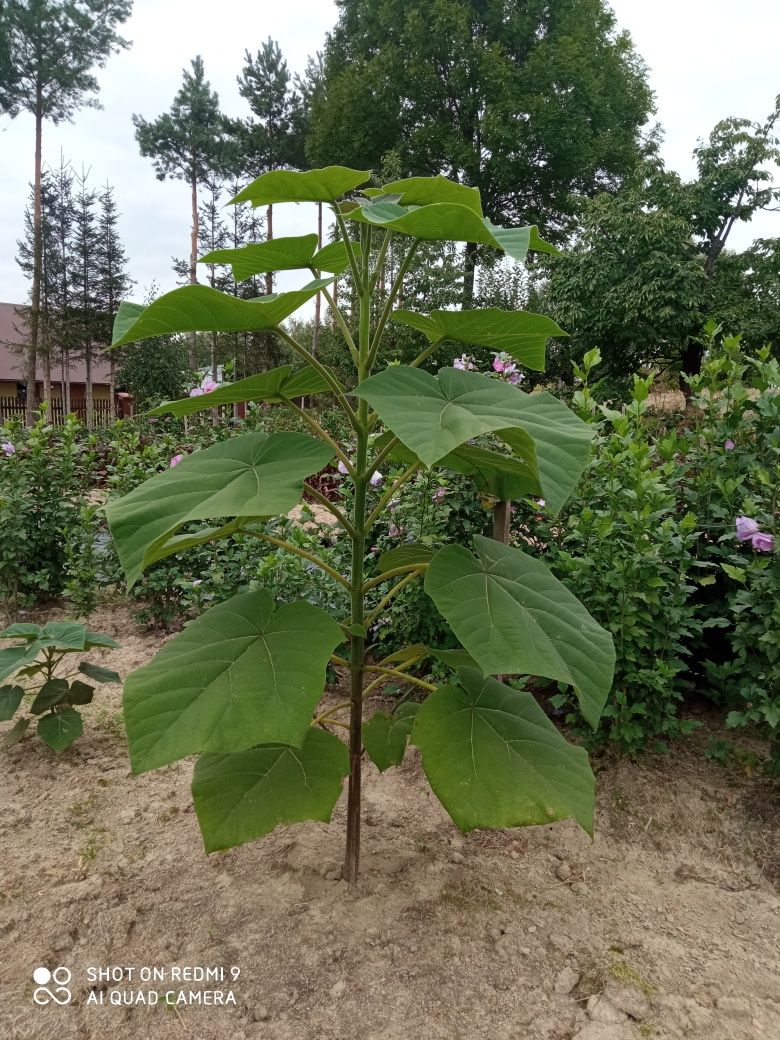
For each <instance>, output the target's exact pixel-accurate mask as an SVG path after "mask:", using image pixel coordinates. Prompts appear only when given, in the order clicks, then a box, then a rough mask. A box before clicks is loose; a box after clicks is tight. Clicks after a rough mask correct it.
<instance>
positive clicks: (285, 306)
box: [111, 278, 333, 347]
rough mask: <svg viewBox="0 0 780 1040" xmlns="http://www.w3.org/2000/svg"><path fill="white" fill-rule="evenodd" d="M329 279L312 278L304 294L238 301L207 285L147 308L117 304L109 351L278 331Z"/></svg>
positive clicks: (164, 298) (180, 291)
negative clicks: (178, 336) (177, 336)
mask: <svg viewBox="0 0 780 1040" xmlns="http://www.w3.org/2000/svg"><path fill="white" fill-rule="evenodd" d="M332 281H333V279H332V278H315V279H314V280H313V281H311V282H309V283H308V284H307V285H304V287H303V288H302V289H296V290H294V291H292V292H284V293H276V294H271V295H270V296H259V297H258V298H257V299H255V300H241V299H239V298H238V297H236V296H230V295H229V294H228V293H222V292H219V291H218V290H217V289H212V288H210V286H208V285H184V286H182V287H181V288H180V289H174V290H173V292H169V293H166V294H165V295H164V296H161V297H160V298H159V299H158V300H155V301H154V303H150V304H149V306H148V307H141V306H140V305H139V304H137V303H121V304H120V305H119V310H118V312H117V316H116V319H115V321H114V338H113V342H112V344H111V345H112V347H121V346H123V345H124V344H125V343H135V342H137V341H138V340H142V339H149V338H150V337H152V336H168V335H171V334H172V333H175V332H260V331H263V330H265V329H273V328H276V327H277V326H278V325H279V324H281V322H283V321H284V319H285V318H289V316H290V315H291V314H293V313H294V312H295V311H297V310H298V308H299V307H302V306H303V304H304V303H306V302H307V301H308V300H310V299H311V298H312V297H313V296H316V295H317V293H318V292H319V291H320V289H322V288H323V287H324V286H327V285H330V284H331V283H332Z"/></svg>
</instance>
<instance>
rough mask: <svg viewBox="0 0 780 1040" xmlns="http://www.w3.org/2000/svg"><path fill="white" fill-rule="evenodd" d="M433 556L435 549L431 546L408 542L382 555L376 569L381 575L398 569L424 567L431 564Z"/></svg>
mask: <svg viewBox="0 0 780 1040" xmlns="http://www.w3.org/2000/svg"><path fill="white" fill-rule="evenodd" d="M432 556H433V549H431V547H430V546H429V545H418V544H417V543H414V542H407V543H405V544H404V545H397V546H396V547H395V549H388V550H387V552H384V553H382V555H381V556H380V557H379V562H378V563H377V565H376V569H377V571H378V573H379V574H386V573H387V571H392V570H395V569H396V567H410V566H414V567H424V566H426V565H427V564H428V563H430V560H431V557H432Z"/></svg>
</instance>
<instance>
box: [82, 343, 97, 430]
mask: <svg viewBox="0 0 780 1040" xmlns="http://www.w3.org/2000/svg"><path fill="white" fill-rule="evenodd" d="M84 408H85V411H86V423H87V429H88V430H91V429H92V428H93V426H94V425H95V416H94V402H93V399H92V342H91V341H90V340H86V341H85V343H84Z"/></svg>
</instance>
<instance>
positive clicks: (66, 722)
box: [37, 708, 84, 751]
mask: <svg viewBox="0 0 780 1040" xmlns="http://www.w3.org/2000/svg"><path fill="white" fill-rule="evenodd" d="M37 729H38V736H39V737H40V738H41V740H43V741H45V742H46V743H47V744H48V745H49V747H50V748H51V749H52V751H64V750H65V748H68V747H70V745H71V744H72V743H73V741H74V740H77V739H78V738H79V737H80V736H81V734H82V733H83V732H84V723H83V721H82V718H81V715H80V714H79V712H77V711H76V709H75V708H65V710H64V711H58V712H55V713H53V714H49V715H44V716H43V718H40V719H38V727H37Z"/></svg>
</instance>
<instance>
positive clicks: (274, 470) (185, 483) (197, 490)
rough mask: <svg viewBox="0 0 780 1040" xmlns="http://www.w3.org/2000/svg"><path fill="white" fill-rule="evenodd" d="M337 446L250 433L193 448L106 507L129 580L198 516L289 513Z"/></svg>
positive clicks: (298, 436) (294, 435)
mask: <svg viewBox="0 0 780 1040" xmlns="http://www.w3.org/2000/svg"><path fill="white" fill-rule="evenodd" d="M332 457H333V450H332V449H331V448H329V447H328V446H327V445H325V444H323V443H322V442H321V441H317V440H315V439H314V438H313V437H306V436H304V435H303V434H300V433H272V434H271V435H270V436H269V435H267V434H264V433H247V434H244V435H243V436H241V437H231V438H230V439H229V440H226V441H222V442H221V443H220V444H214V445H212V447H210V448H206V449H205V450H203V451H198V452H194V453H193V454H192V455H188V456H187V457H186V458H185V459H183V460H182V461H181V462H180V463H179V464H178V466H174V467H172V468H170V469H168V470H166V471H165V472H164V473H159V474H157V475H156V476H154V477H152V478H151V479H149V480H147V481H146V482H145V483H144V484H141V485H140V486H139V487H137V488H135V489H134V490H133V491H131V492H130V493H129V494H128V495H125V497H124V498H121V499H119V500H118V501H115V502H109V504H108V505H107V506H106V515H107V517H108V523H109V527H110V528H111V534H112V535H113V537H114V541H115V543H116V547H117V552H118V554H119V560H120V562H121V564H122V568H123V569H124V572H125V574H126V576H127V580H128V583H129V585H131V586H132V585H133V583H134V582H135V581H136V580H137V579H138V577H139V575H140V574H141V572H142V571H143V569H144V567H146V566H148V565H149V564H150V563H152V562H154V560H155V559H160V558H161V557H160V556H159V555H155V554H156V553H159V552H160V551H161V550H163V549H164V547H165V544H166V542H167V541H168V540H169V539H170V538H171V537H172V536H173V535H175V534H176V532H177V531H178V529H179V528H180V527H181V526H182V524H185V523H188V522H189V521H192V520H211V519H217V518H219V519H223V518H233V517H238V516H274V515H276V514H277V513H288V512H289V511H290V510H291V509H292V508H293V507H294V506H295V505H296V504H297V503H298V502H299V500H300V497H301V494H302V491H303V481H304V479H305V478H306V477H308V476H311V474H313V473H317V472H318V471H319V470H321V469H322V468H323V467H324V466H326V465H327V464H328V463H329V462H330V460H331V459H332Z"/></svg>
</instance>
